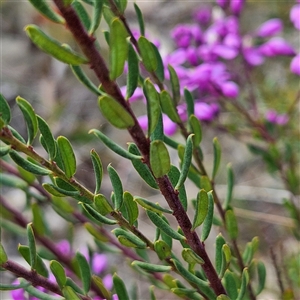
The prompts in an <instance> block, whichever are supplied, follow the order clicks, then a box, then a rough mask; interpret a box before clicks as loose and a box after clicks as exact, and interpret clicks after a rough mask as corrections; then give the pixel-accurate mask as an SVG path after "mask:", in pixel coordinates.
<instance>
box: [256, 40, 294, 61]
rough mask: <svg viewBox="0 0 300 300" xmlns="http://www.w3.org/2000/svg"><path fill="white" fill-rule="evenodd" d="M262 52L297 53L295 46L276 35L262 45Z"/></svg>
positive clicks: (264, 53) (268, 53)
mask: <svg viewBox="0 0 300 300" xmlns="http://www.w3.org/2000/svg"><path fill="white" fill-rule="evenodd" d="M259 51H260V52H261V54H263V55H265V56H270V57H272V56H277V55H287V56H290V55H295V50H294V49H293V47H292V46H291V45H290V44H289V43H288V42H287V41H286V40H285V39H283V38H282V37H274V38H271V39H270V40H269V41H267V42H266V43H264V44H263V45H261V46H260V50H259Z"/></svg>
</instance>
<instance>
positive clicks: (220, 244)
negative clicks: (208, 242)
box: [215, 233, 226, 274]
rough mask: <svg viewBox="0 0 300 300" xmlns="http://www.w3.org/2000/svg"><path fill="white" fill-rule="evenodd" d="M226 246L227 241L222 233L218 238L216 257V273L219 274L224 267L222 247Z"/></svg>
mask: <svg viewBox="0 0 300 300" xmlns="http://www.w3.org/2000/svg"><path fill="white" fill-rule="evenodd" d="M224 244H226V241H225V239H224V237H223V236H222V234H221V233H219V234H218V236H217V238H216V255H215V265H216V271H217V273H218V274H220V272H221V267H222V260H223V257H222V247H223V245H224Z"/></svg>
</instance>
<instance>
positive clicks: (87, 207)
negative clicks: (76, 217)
mask: <svg viewBox="0 0 300 300" xmlns="http://www.w3.org/2000/svg"><path fill="white" fill-rule="evenodd" d="M81 205H82V207H83V208H84V210H85V211H86V212H87V213H88V214H89V215H90V216H91V217H93V218H94V219H95V220H96V221H98V222H100V223H103V224H107V225H115V224H117V221H115V220H112V219H109V218H106V217H104V216H102V215H101V214H100V213H98V212H97V211H96V210H95V209H94V208H92V207H91V206H90V205H88V204H84V203H81Z"/></svg>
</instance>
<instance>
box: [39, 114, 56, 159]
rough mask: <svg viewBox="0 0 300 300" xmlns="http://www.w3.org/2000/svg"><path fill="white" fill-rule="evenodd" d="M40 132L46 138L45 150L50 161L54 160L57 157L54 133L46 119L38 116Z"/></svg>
mask: <svg viewBox="0 0 300 300" xmlns="http://www.w3.org/2000/svg"><path fill="white" fill-rule="evenodd" d="M37 119H38V126H39V130H40V132H41V134H42V136H43V138H44V142H45V144H46V147H47V148H45V150H46V151H47V152H48V154H49V156H50V159H51V160H53V159H54V158H55V156H56V151H57V148H56V142H55V139H54V137H53V135H52V132H51V130H50V128H49V126H48V124H47V123H46V121H45V120H44V119H42V118H41V117H40V116H37Z"/></svg>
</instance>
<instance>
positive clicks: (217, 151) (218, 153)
mask: <svg viewBox="0 0 300 300" xmlns="http://www.w3.org/2000/svg"><path fill="white" fill-rule="evenodd" d="M213 146H214V165H213V172H212V179H214V178H215V177H216V175H217V172H218V170H219V167H220V162H221V145H220V143H219V140H218V139H217V138H216V137H215V138H214V139H213Z"/></svg>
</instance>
